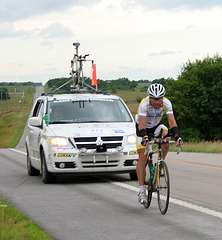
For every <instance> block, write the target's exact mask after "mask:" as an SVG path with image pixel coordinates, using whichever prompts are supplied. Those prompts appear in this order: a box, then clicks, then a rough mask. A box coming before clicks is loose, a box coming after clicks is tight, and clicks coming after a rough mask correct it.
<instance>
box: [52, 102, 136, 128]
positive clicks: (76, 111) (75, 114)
mask: <svg viewBox="0 0 222 240" xmlns="http://www.w3.org/2000/svg"><path fill="white" fill-rule="evenodd" d="M48 104H49V105H48V109H49V117H50V123H52V124H53V123H62V122H64V123H69V122H75V123H84V122H132V121H133V120H132V118H131V115H130V114H129V112H128V110H127V108H126V107H125V105H124V104H123V102H122V101H121V100H119V99H98V100H78V101H71V100H67V101H49V102H48Z"/></svg>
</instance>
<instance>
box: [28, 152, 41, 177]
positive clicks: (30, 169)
mask: <svg viewBox="0 0 222 240" xmlns="http://www.w3.org/2000/svg"><path fill="white" fill-rule="evenodd" d="M26 152H27V172H28V175H29V176H38V175H39V173H40V171H39V170H38V169H36V168H34V167H33V166H32V163H31V159H30V156H29V151H28V149H26Z"/></svg>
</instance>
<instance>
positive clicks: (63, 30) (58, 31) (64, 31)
mask: <svg viewBox="0 0 222 240" xmlns="http://www.w3.org/2000/svg"><path fill="white" fill-rule="evenodd" d="M38 35H39V36H40V37H42V38H58V37H71V36H73V32H72V30H71V29H69V28H67V27H64V26H63V25H62V24H60V23H53V24H51V25H50V26H48V27H47V28H44V29H43V30H42V31H41V32H40V33H39V34H38Z"/></svg>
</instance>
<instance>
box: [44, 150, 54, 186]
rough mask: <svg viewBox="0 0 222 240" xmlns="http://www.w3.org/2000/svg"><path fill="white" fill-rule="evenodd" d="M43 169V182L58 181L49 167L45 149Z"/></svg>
mask: <svg viewBox="0 0 222 240" xmlns="http://www.w3.org/2000/svg"><path fill="white" fill-rule="evenodd" d="M41 170H42V181H43V183H45V184H48V183H54V182H55V181H56V177H55V176H54V175H53V174H52V173H50V172H49V171H48V169H47V165H46V160H45V154H44V151H42V152H41Z"/></svg>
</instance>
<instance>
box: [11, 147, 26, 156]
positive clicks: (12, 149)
mask: <svg viewBox="0 0 222 240" xmlns="http://www.w3.org/2000/svg"><path fill="white" fill-rule="evenodd" d="M9 150H11V151H14V152H17V153H21V154H23V155H26V152H23V151H20V150H17V149H15V148H9Z"/></svg>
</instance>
